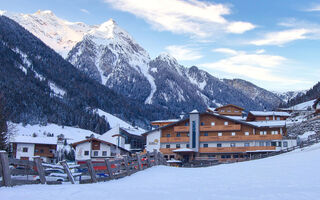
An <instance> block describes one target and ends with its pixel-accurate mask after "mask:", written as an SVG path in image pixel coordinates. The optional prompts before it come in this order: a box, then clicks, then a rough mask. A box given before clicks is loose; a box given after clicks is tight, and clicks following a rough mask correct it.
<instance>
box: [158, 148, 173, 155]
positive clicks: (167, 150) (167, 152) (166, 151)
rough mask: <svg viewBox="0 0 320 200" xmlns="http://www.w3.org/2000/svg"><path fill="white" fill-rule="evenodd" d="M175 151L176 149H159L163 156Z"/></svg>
mask: <svg viewBox="0 0 320 200" xmlns="http://www.w3.org/2000/svg"><path fill="white" fill-rule="evenodd" d="M175 149H177V148H161V149H160V152H161V153H163V154H171V153H173V152H172V151H173V150H175Z"/></svg>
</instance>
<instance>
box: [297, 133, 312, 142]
mask: <svg viewBox="0 0 320 200" xmlns="http://www.w3.org/2000/svg"><path fill="white" fill-rule="evenodd" d="M315 134H316V132H314V131H307V132H305V133H304V134H302V135H299V136H298V138H299V139H300V140H301V141H305V140H308V137H309V136H310V135H315Z"/></svg>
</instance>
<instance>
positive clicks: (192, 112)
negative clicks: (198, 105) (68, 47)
mask: <svg viewBox="0 0 320 200" xmlns="http://www.w3.org/2000/svg"><path fill="white" fill-rule="evenodd" d="M196 113H199V111H198V110H197V109H195V110H193V111H191V112H190V114H196Z"/></svg>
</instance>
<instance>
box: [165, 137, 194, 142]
mask: <svg viewBox="0 0 320 200" xmlns="http://www.w3.org/2000/svg"><path fill="white" fill-rule="evenodd" d="M160 142H161V143H168V142H189V137H162V138H160Z"/></svg>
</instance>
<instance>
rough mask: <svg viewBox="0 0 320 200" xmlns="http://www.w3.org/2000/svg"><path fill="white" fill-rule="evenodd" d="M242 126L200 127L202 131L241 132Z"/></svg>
mask: <svg viewBox="0 0 320 200" xmlns="http://www.w3.org/2000/svg"><path fill="white" fill-rule="evenodd" d="M240 130H241V125H240V124H235V125H216V126H200V131H240Z"/></svg>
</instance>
